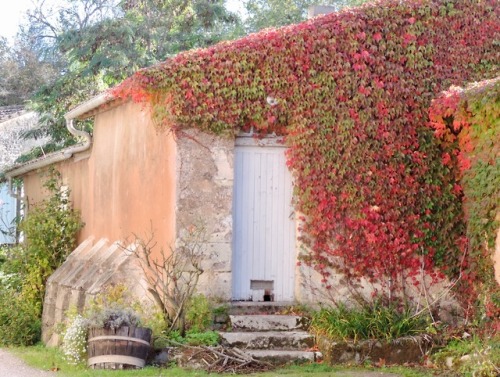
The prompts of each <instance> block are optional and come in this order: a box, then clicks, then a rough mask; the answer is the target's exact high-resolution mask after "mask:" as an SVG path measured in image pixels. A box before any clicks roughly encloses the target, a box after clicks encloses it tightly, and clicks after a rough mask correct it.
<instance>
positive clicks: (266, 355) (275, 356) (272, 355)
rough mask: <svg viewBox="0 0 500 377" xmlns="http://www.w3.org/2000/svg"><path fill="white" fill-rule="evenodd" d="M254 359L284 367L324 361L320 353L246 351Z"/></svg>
mask: <svg viewBox="0 0 500 377" xmlns="http://www.w3.org/2000/svg"><path fill="white" fill-rule="evenodd" d="M245 353H247V354H248V355H250V356H252V357H253V358H254V359H257V360H262V361H267V362H268V363H271V364H274V365H283V364H288V363H291V362H295V361H319V360H321V359H322V355H321V352H318V351H284V350H245Z"/></svg>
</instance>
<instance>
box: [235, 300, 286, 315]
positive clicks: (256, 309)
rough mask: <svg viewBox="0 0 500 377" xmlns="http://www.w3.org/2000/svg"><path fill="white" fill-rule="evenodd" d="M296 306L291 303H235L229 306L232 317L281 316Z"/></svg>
mask: <svg viewBox="0 0 500 377" xmlns="http://www.w3.org/2000/svg"><path fill="white" fill-rule="evenodd" d="M293 306H294V302H291V301H266V302H253V301H233V302H231V305H230V306H229V314H231V315H254V314H280V313H282V312H283V311H285V310H287V309H288V308H290V307H293Z"/></svg>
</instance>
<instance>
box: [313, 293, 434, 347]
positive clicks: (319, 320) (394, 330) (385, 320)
mask: <svg viewBox="0 0 500 377" xmlns="http://www.w3.org/2000/svg"><path fill="white" fill-rule="evenodd" d="M430 323H431V322H430V319H429V318H427V317H426V316H425V315H413V311H412V310H411V308H410V307H397V306H396V305H383V304H381V303H380V302H375V303H374V304H371V305H368V304H366V305H365V306H364V307H361V308H348V307H347V306H345V305H343V304H340V305H338V306H337V307H336V308H323V309H321V310H320V311H318V312H316V313H315V314H313V317H312V322H311V330H312V331H314V332H316V333H319V334H324V335H326V336H328V337H330V338H332V339H337V340H354V341H357V340H364V339H385V340H393V339H397V338H400V337H404V336H410V335H417V334H419V333H424V332H425V331H426V329H427V328H429V326H430Z"/></svg>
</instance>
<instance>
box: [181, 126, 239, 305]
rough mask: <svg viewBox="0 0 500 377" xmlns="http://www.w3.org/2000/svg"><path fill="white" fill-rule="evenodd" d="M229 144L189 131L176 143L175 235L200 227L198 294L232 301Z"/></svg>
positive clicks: (230, 141)
mask: <svg viewBox="0 0 500 377" xmlns="http://www.w3.org/2000/svg"><path fill="white" fill-rule="evenodd" d="M233 156H234V140H233V139H232V138H231V139H230V138H221V137H217V136H213V135H208V134H206V133H203V132H200V131H197V130H194V129H191V130H187V131H185V132H184V134H183V135H180V136H179V137H178V139H177V162H176V165H177V171H176V174H177V179H176V182H177V187H176V194H177V198H176V210H175V211H176V233H177V237H178V238H185V237H186V234H187V233H188V229H189V228H190V227H192V226H203V227H204V228H205V232H206V236H205V240H204V242H203V243H204V245H203V247H202V249H203V252H204V255H205V257H204V258H203V263H202V267H203V270H204V271H205V272H204V273H203V274H202V275H201V278H200V282H199V291H200V292H202V293H204V294H206V295H208V296H212V297H216V298H221V299H225V300H228V299H230V298H231V260H232V247H231V243H232V200H233V199H232V198H233V176H234V169H233Z"/></svg>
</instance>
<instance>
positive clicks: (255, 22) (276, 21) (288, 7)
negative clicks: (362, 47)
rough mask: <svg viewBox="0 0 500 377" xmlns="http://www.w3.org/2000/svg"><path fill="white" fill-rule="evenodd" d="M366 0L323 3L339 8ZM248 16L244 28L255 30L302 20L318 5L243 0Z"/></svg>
mask: <svg viewBox="0 0 500 377" xmlns="http://www.w3.org/2000/svg"><path fill="white" fill-rule="evenodd" d="M366 1H367V0H327V1H323V5H330V6H333V7H335V8H336V10H337V11H338V10H341V9H342V8H344V7H346V6H356V5H360V4H362V3H364V2H366ZM244 5H245V9H246V11H247V14H248V17H247V19H246V20H245V30H246V31H247V32H256V31H259V30H261V29H265V28H268V27H280V26H285V25H290V24H294V23H298V22H301V21H304V20H305V19H306V18H307V11H308V8H309V7H310V6H312V5H318V1H317V0H245V2H244Z"/></svg>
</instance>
